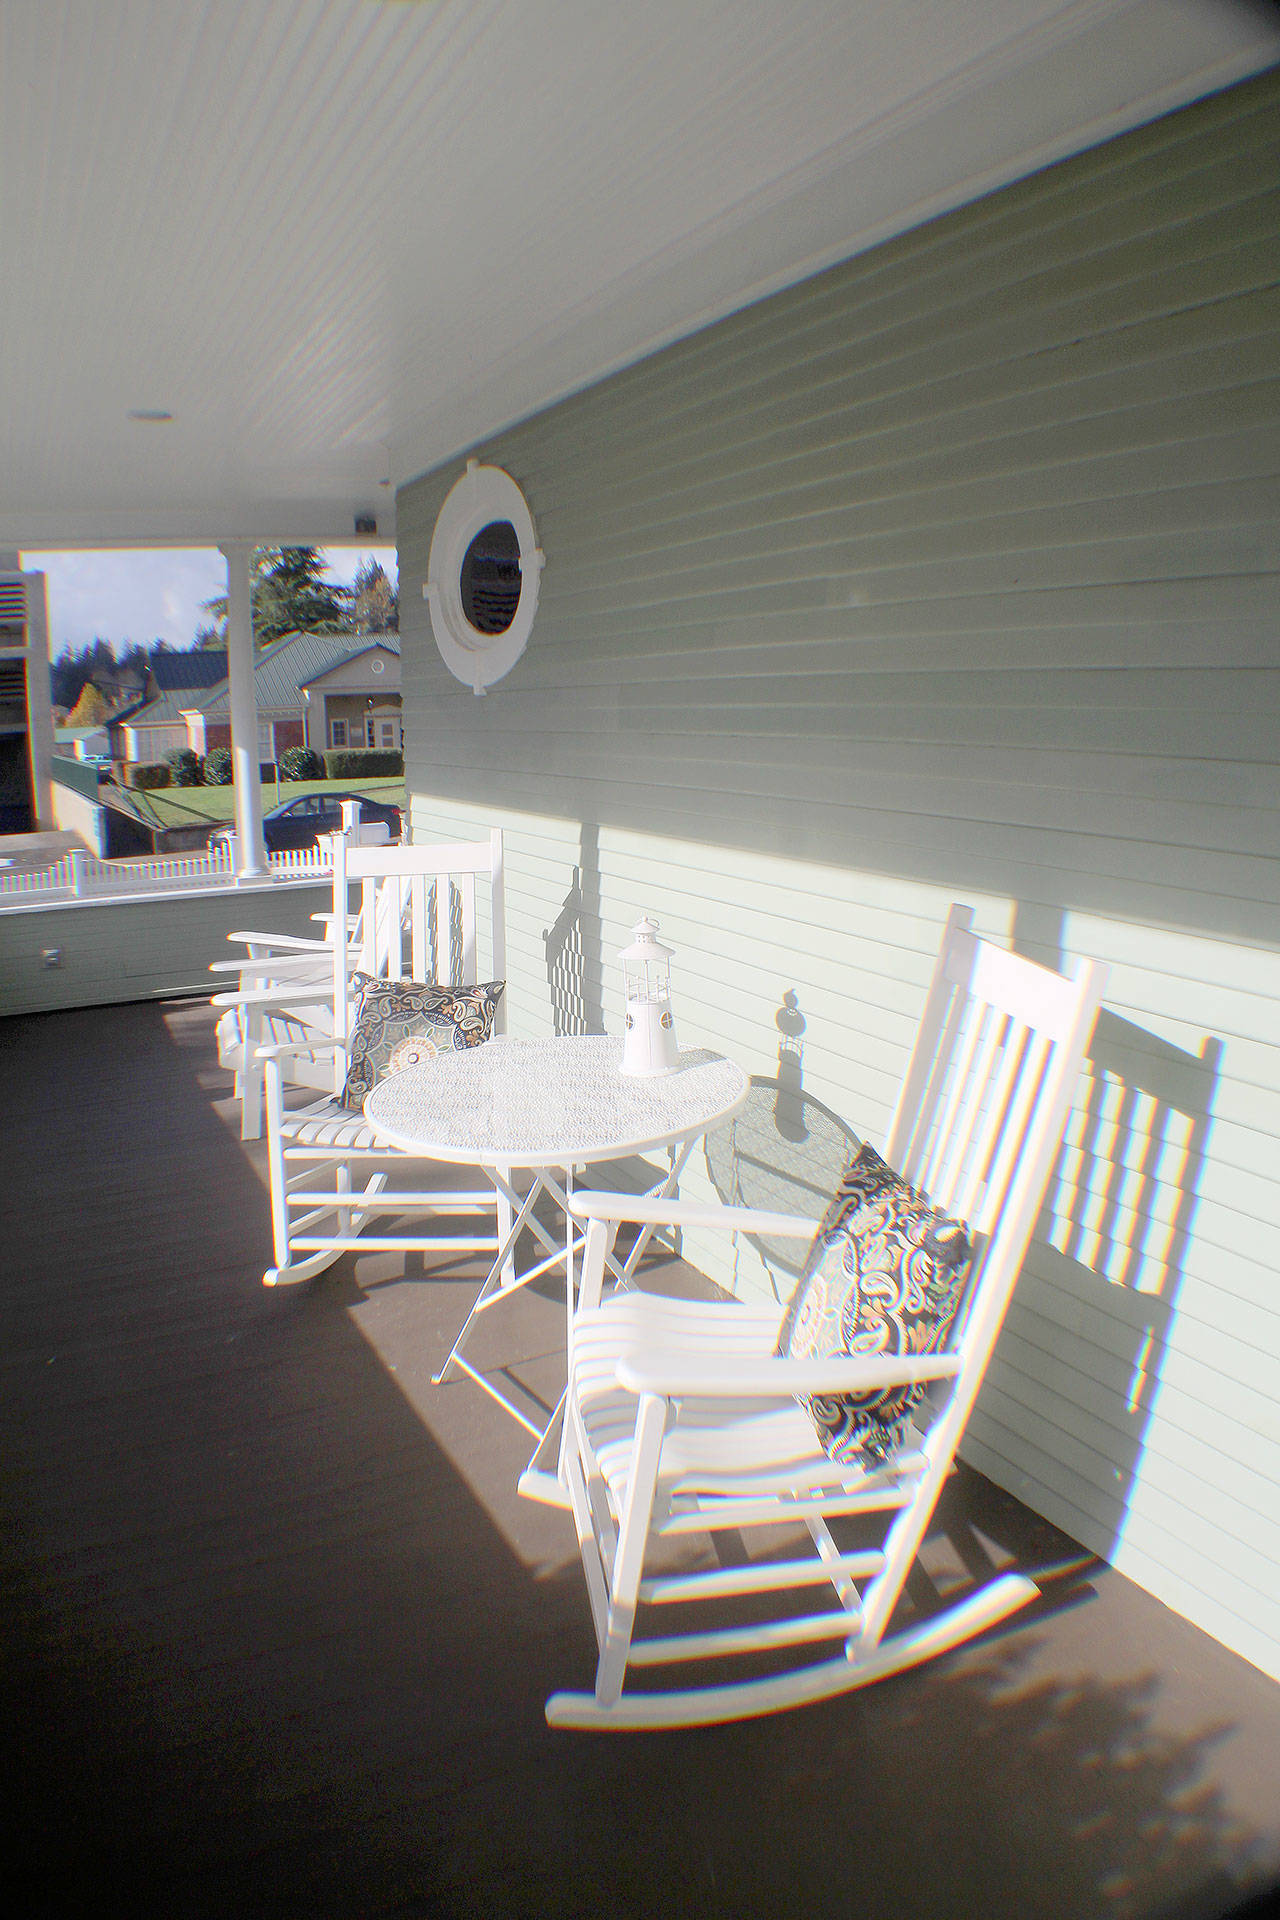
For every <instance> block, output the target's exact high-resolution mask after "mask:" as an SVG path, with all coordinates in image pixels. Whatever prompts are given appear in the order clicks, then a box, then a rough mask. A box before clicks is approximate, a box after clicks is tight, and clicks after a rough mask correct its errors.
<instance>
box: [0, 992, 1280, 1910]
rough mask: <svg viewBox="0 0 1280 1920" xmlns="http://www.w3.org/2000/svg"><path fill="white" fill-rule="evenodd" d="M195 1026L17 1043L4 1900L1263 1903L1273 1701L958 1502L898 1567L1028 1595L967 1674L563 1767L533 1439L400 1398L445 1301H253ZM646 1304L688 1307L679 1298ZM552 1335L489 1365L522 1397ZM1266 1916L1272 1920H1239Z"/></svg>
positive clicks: (1009, 1504) (979, 1484) (533, 1329)
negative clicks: (23, 1882)
mask: <svg viewBox="0 0 1280 1920" xmlns="http://www.w3.org/2000/svg"><path fill="white" fill-rule="evenodd" d="M212 1026H213V1022H212V1015H211V1012H210V1010H209V1008H208V1007H207V1006H206V1005H204V1004H202V1003H200V1002H199V1001H188V1002H178V1001H175V1002H170V1003H168V1004H166V1005H161V1004H156V1003H151V1004H137V1005H129V1006H120V1007H113V1008H106V1009H99V1010H96V1011H94V1010H86V1011H82V1012H64V1013H58V1014H52V1015H30V1016H26V1017H22V1018H17V1019H13V1020H11V1021H8V1022H7V1023H6V1029H5V1042H6V1044H5V1046H4V1048H3V1050H0V1100H2V1105H0V1111H2V1112H3V1113H4V1114H5V1116H6V1119H5V1121H4V1135H5V1140H4V1159H5V1166H6V1181H5V1199H4V1203H3V1223H4V1244H5V1247H6V1254H7V1259H6V1265H7V1268H8V1273H9V1279H8V1283H7V1285H6V1287H5V1289H4V1290H3V1295H2V1297H0V1315H2V1316H3V1344H4V1352H5V1369H6V1390H5V1393H4V1395H3V1398H2V1399H0V1423H2V1425H3V1435H2V1440H3V1449H4V1454H5V1458H6V1461H7V1463H8V1466H7V1470H6V1474H5V1476H4V1505H5V1521H4V1528H3V1548H2V1549H0V1552H2V1554H3V1564H4V1591H5V1630H6V1642H7V1653H8V1659H7V1661H6V1680H5V1692H6V1709H7V1711H6V1716H5V1718H6V1728H7V1732H6V1749H7V1750H6V1760H7V1761H8V1777H9V1779H10V1781H11V1782H12V1783H13V1784H12V1786H11V1793H10V1822H9V1830H10V1833H11V1835H12V1838H13V1846H12V1854H13V1857H14V1870H15V1872H19V1871H20V1870H21V1869H22V1868H24V1867H25V1868H26V1869H27V1876H26V1877H27V1880H28V1883H29V1884H32V1885H35V1886H38V1887H39V1888H40V1890H41V1892H40V1903H41V1904H40V1906H39V1909H38V1910H39V1911H41V1912H47V1913H55V1912H56V1913H69V1912H77V1911H89V1910H92V1909H93V1907H94V1905H95V1903H96V1902H97V1901H98V1900H99V1899H100V1897H101V1889H102V1887H103V1886H104V1884H108V1883H111V1884H114V1885H117V1886H120V1887H124V1888H127V1889H128V1892H127V1896H126V1897H127V1900H128V1903H129V1906H130V1909H131V1911H133V1912H136V1913H140V1914H157V1915H159V1914H164V1915H165V1916H166V1920H172V1917H173V1916H199V1915H208V1916H215V1915H217V1916H223V1915H226V1914H228V1913H245V1914H255V1915H256V1914H264V1915H265V1914H277V1913H278V1914H291V1915H292V1914H297V1913H301V1912H306V1913H309V1914H332V1915H335V1916H343V1920H348V1917H349V1916H352V1915H355V1914H359V1915H360V1916H361V1920H375V1916H382V1915H388V1916H409V1915H423V1916H427V1915H431V1916H441V1915H452V1914H456V1915H458V1916H463V1915H466V1916H471V1915H474V1914H479V1913H483V1914H485V1915H492V1916H499V1915H508V1914H509V1915H512V1916H516V1915H519V1916H526V1915H530V1914H538V1915H557V1914H563V1915H566V1916H569V1915H572V1916H586V1915H601V1916H604V1915H610V1916H617V1915H628V1914H635V1915H637V1916H639V1915H650V1914H654V1913H664V1914H684V1913H688V1914H694V1913H696V1914H699V1915H702V1916H719V1915H723V1916H725V1920H730V1916H733V1917H734V1920H736V1917H737V1916H739V1915H743V1914H752V1915H762V1916H763V1915H775V1914H776V1915H779V1916H783V1915H788V1916H789V1915H794V1914H796V1913H798V1912H804V1911H807V1910H810V1909H813V1908H828V1909H833V1910H835V1911H856V1910H858V1909H859V1908H860V1907H861V1905H862V1904H863V1903H864V1901H865V1902H868V1903H870V1906H871V1908H872V1909H873V1910H875V1911H877V1912H886V1911H888V1912H899V1911H900V1912H903V1913H910V1914H913V1915H917V1916H920V1920H955V1916H957V1915H961V1914H982V1915H984V1916H989V1917H990V1920H1006V1916H1007V1920H1027V1916H1045V1917H1046V1920H1101V1917H1102V1916H1116V1917H1117V1920H1138V1917H1144V1920H1145V1917H1146V1916H1150V1917H1151V1920H1157V1917H1159V1920H1202V1917H1203V1920H1219V1917H1220V1916H1222V1915H1224V1914H1227V1913H1229V1912H1234V1911H1236V1910H1237V1909H1240V1910H1242V1911H1249V1910H1250V1909H1251V1905H1252V1902H1253V1901H1254V1899H1255V1898H1257V1899H1258V1900H1261V1896H1262V1890H1263V1889H1264V1888H1265V1887H1266V1886H1268V1885H1269V1884H1272V1883H1273V1881H1274V1877H1275V1874H1276V1872H1277V1870H1278V1869H1280V1819H1278V1818H1277V1809H1276V1803H1275V1794H1274V1782H1275V1779H1276V1778H1277V1775H1278V1773H1280V1696H1278V1694H1277V1690H1276V1688H1275V1686H1274V1683H1273V1682H1271V1681H1269V1680H1267V1679H1265V1678H1264V1677H1263V1676H1262V1675H1261V1674H1260V1673H1259V1672H1258V1671H1257V1669H1256V1668H1253V1667H1251V1666H1250V1665H1249V1664H1248V1663H1246V1662H1244V1661H1242V1660H1240V1659H1238V1658H1237V1657H1236V1656H1234V1655H1233V1654H1231V1653H1229V1652H1227V1651H1226V1650H1225V1649H1224V1648H1223V1647H1221V1646H1220V1645H1218V1644H1217V1643H1215V1642H1214V1641H1213V1640H1211V1639H1210V1638H1209V1637H1208V1636H1207V1635H1205V1634H1203V1633H1201V1632H1199V1631H1197V1629H1195V1628H1194V1627H1192V1626H1190V1625H1189V1624H1188V1623H1186V1622H1185V1621H1183V1620H1180V1619H1179V1618H1178V1617H1177V1616H1176V1615H1174V1614H1173V1613H1171V1612H1170V1611H1169V1610H1168V1609H1166V1608H1165V1607H1163V1606H1161V1605H1160V1604H1159V1603H1158V1602H1156V1601H1154V1600H1152V1599H1151V1598H1149V1597H1148V1596H1147V1595H1145V1594H1144V1593H1142V1592H1141V1591H1140V1590H1139V1589H1138V1588H1137V1587H1136V1586H1134V1585H1133V1584H1132V1583H1131V1582H1129V1581H1128V1580H1126V1579H1125V1578H1124V1577H1123V1576H1122V1575H1120V1574H1118V1573H1116V1572H1114V1571H1112V1570H1111V1569H1109V1568H1107V1567H1106V1566H1104V1565H1103V1564H1101V1563H1100V1562H1098V1561H1096V1560H1093V1559H1092V1558H1091V1557H1090V1556H1088V1555H1086V1554H1082V1553H1081V1552H1080V1550H1079V1548H1078V1547H1076V1545H1075V1544H1074V1543H1073V1542H1072V1541H1070V1540H1069V1539H1068V1538H1066V1536H1064V1535H1062V1534H1061V1533H1059V1532H1057V1531H1056V1530H1055V1529H1054V1528H1052V1527H1050V1526H1049V1525H1048V1524H1047V1523H1046V1522H1044V1521H1043V1520H1040V1519H1038V1518H1037V1517H1036V1516H1035V1515H1033V1514H1031V1513H1030V1512H1029V1511H1028V1510H1027V1509H1026V1508H1024V1507H1022V1506H1020V1505H1019V1504H1018V1503H1017V1502H1016V1501H1015V1500H1013V1499H1011V1498H1010V1497H1009V1496H1008V1495H1006V1494H1004V1493H1001V1492H1000V1491H998V1490H997V1489H996V1488H995V1487H993V1486H992V1484H991V1483H990V1482H989V1481H987V1480H985V1479H983V1478H982V1476H981V1475H979V1474H977V1473H974V1472H972V1471H969V1470H962V1471H961V1472H960V1474H959V1475H958V1476H957V1478H956V1480H955V1482H954V1483H953V1487H952V1490H951V1493H950V1496H949V1499H948V1501H947V1504H946V1507H945V1510H944V1512H943V1514H942V1516H941V1524H940V1525H938V1526H937V1527H936V1529H935V1532H934V1536H933V1537H932V1539H931V1541H930V1545H929V1548H928V1552H927V1555H926V1562H927V1567H928V1572H929V1574H930V1576H931V1577H932V1579H933V1580H934V1581H935V1582H936V1583H937V1584H938V1585H939V1586H940V1587H946V1586H948V1585H950V1584H952V1583H954V1582H955V1581H956V1580H963V1578H964V1577H965V1572H966V1568H968V1569H970V1570H973V1569H975V1568H977V1567H978V1566H980V1565H982V1564H989V1563H990V1562H991V1561H992V1560H994V1561H996V1562H998V1563H1001V1564H1004V1563H1009V1564H1014V1565H1017V1566H1020V1567H1024V1568H1027V1569H1035V1570H1038V1571H1040V1572H1044V1571H1045V1570H1046V1569H1049V1568H1057V1569H1058V1570H1059V1572H1058V1576H1057V1577H1056V1578H1055V1579H1053V1580H1051V1581H1050V1582H1049V1589H1048V1590H1049V1598H1048V1599H1047V1601H1046V1603H1045V1605H1044V1606H1043V1607H1042V1608H1040V1609H1038V1610H1035V1611H1032V1612H1031V1613H1029V1614H1027V1615H1023V1616H1019V1619H1018V1621H1017V1622H1015V1623H1014V1624H1013V1625H1012V1626H1007V1627H1006V1628H1005V1629H1004V1630H1003V1631H1002V1632H1000V1633H999V1634H998V1635H997V1636H994V1637H992V1638H991V1639H990V1640H988V1641H987V1642H979V1643H975V1644H973V1645H971V1646H970V1647H968V1648H967V1649H965V1650H964V1651H963V1652H961V1653H958V1654H956V1655H953V1656H951V1657H950V1658H948V1659H946V1660H944V1661H941V1662H936V1663H934V1664H933V1665H931V1666H928V1667H925V1668H923V1669H920V1670H918V1671H916V1672H914V1673H911V1674H908V1675H905V1676H901V1677H900V1678H898V1679H897V1680H894V1681H891V1682H887V1683H885V1684H883V1685H881V1686H879V1687H874V1688H871V1689H870V1690H868V1691H867V1692H865V1693H862V1694H857V1695H853V1696H850V1697H847V1698H846V1699H844V1700H843V1701H839V1702H835V1703H832V1704H830V1705H827V1706H824V1707H818V1708H807V1709H804V1710H802V1711H799V1712H794V1713H791V1714H787V1715H783V1716H780V1717H775V1718H772V1719H766V1720H762V1721H757V1722H754V1723H745V1724H740V1725H737V1726H730V1727H723V1728H716V1729H710V1730H703V1731H698V1732H692V1733H678V1734H675V1733H673V1734H662V1735H649V1736H640V1737H628V1736H615V1737H613V1738H605V1739H601V1738H591V1737H584V1736H581V1735H572V1734H564V1733H560V1734H556V1733H553V1732H551V1731H550V1730H549V1729H548V1728H547V1727H546V1725H545V1724H544V1721H543V1715H542V1706H543V1701H544V1699H545V1697H546V1696H547V1694H548V1693H550V1692H551V1691H552V1690H553V1689H554V1688H556V1687H559V1686H562V1685H565V1684H572V1685H576V1684H581V1683H582V1682H584V1681H585V1679H586V1677H587V1675H588V1674H589V1672H590V1670H591V1665H592V1661H593V1648H594V1643H593V1640H592V1635H591V1627H590V1621H589V1615H588V1610H587V1604H586V1599H585V1594H584V1592H583V1588H582V1579H581V1571H580V1568H579V1566H578V1563H577V1555H576V1548H575V1544H574V1540H573V1537H572V1528H571V1524H570V1522H569V1520H568V1519H567V1517H565V1516H562V1515H560V1514H557V1513H555V1512H552V1511H550V1510H548V1509H546V1508H543V1507H539V1506H533V1505H530V1504H528V1503H527V1502H524V1501H521V1500H519V1499H518V1498H517V1496H516V1494H515V1491H514V1489H515V1481H516V1476H517V1473H518V1471H519V1468H520V1466H521V1465H522V1464H523V1452H524V1438H523V1435H522V1434H521V1433H520V1431H519V1430H518V1429H517V1428H516V1427H515V1426H514V1425H513V1424H512V1423H511V1422H510V1421H508V1420H506V1419H505V1417H504V1416H503V1415H501V1414H500V1413H499V1412H498V1411H497V1410H496V1409H495V1408H494V1407H493V1406H492V1405H491V1403H490V1402H489V1401H488V1400H487V1399H486V1398H485V1397H484V1396H483V1395H480V1394H478V1393H476V1392H475V1390H474V1389H473V1388H471V1387H469V1386H468V1385H467V1384H466V1383H465V1382H463V1383H461V1384H459V1385H456V1386H450V1387H443V1388H432V1387H431V1386H430V1385H429V1379H430V1375H431V1372H432V1369H433V1364H434V1363H436V1362H437V1361H438V1360H439V1358H440V1356H441V1355H442V1354H443V1353H444V1351H446V1350H447V1346H448V1343H449V1341H450V1340H451V1338H452V1334H453V1331H454V1330H455V1329H456V1324H457V1320H458V1317H459V1314H460V1312H461V1311H462V1308H463V1303H464V1301H465V1299H466V1298H467V1297H468V1293H469V1288H468V1284H467V1282H468V1280H469V1279H472V1281H473V1276H471V1275H470V1273H469V1271H468V1270H467V1269H466V1268H465V1267H464V1266H459V1267H458V1268H457V1269H451V1268H450V1267H449V1266H448V1265H441V1266H439V1267H434V1268H431V1269H430V1270H425V1271H416V1272H415V1271H412V1270H411V1271H409V1272H407V1273H406V1272H405V1271H404V1270H403V1262H402V1261H401V1262H400V1263H397V1262H396V1261H395V1260H394V1259H389V1258H388V1257H386V1256H384V1257H383V1258H382V1259H381V1261H379V1260H378V1259H376V1258H369V1257H366V1258H363V1259H355V1260H350V1259H348V1260H347V1261H344V1262H343V1263H342V1264H341V1265H339V1266H338V1267H337V1268H335V1269H334V1270H333V1272H332V1273H331V1274H329V1275H328V1276H325V1277H324V1278H323V1279H322V1280H320V1281H318V1282H316V1283H314V1284H313V1285H311V1286H308V1287H305V1288H299V1289H295V1290H293V1291H291V1292H288V1293H285V1294H281V1293H275V1294H267V1293H264V1292H263V1290H262V1288H261V1287H260V1285H259V1274H260V1271H261V1266H262V1261H263V1255H264V1249H265V1247H266V1245H267V1243H268V1239H269V1229H268V1222H267V1196H266V1192H265V1187H264V1167H263V1148H262V1146H261V1143H248V1144H242V1143H241V1142H240V1141H239V1139H238V1138H237V1133H238V1125H237V1118H236V1113H235V1109H234V1106H233V1103H232V1101H231V1098H230V1080H229V1077H228V1076H227V1075H225V1074H223V1073H221V1072H220V1071H219V1070H218V1068H217V1066H216V1058H215V1053H214V1047H213V1032H212ZM650 1278H651V1284H656V1285H659V1286H677V1287H678V1286H687V1285H691V1284H696V1282H695V1281H694V1279H693V1277H692V1276H691V1275H689V1274H688V1272H687V1271H684V1272H681V1271H678V1270H676V1269H674V1268H673V1267H671V1266H667V1267H663V1268H657V1269H654V1270H651V1277H650ZM560 1332H561V1322H560V1309H559V1308H558V1306H557V1304H556V1302H555V1299H554V1297H553V1296H552V1295H548V1296H547V1297H545V1298H540V1297H537V1296H531V1297H526V1300H525V1301H524V1303H523V1304H520V1305H516V1306H515V1307H514V1309H513V1312H512V1314H511V1316H510V1317H508V1318H506V1319H505V1320H504V1322H503V1324H502V1327H501V1329H500V1330H499V1329H497V1328H495V1329H494V1331H493V1332H492V1333H487V1334H486V1338H488V1339H490V1340H491V1341H493V1342H494V1343H495V1351H494V1357H495V1358H501V1359H502V1360H503V1361H504V1362H506V1363H509V1364H511V1365H512V1366H513V1367H515V1368H516V1369H517V1370H518V1371H519V1372H520V1373H521V1374H522V1376H523V1378H524V1379H525V1380H526V1381H527V1382H530V1383H533V1384H534V1386H535V1388H538V1387H539V1386H540V1388H541V1390H542V1391H544V1392H546V1391H554V1372H555V1367H556V1365H557V1357H556V1354H555V1346H556V1341H557V1337H558V1335H559V1334H560ZM1256 1911H1258V1912H1261V1911H1262V1907H1261V1906H1260V1905H1259V1906H1258V1907H1257V1908H1256Z"/></svg>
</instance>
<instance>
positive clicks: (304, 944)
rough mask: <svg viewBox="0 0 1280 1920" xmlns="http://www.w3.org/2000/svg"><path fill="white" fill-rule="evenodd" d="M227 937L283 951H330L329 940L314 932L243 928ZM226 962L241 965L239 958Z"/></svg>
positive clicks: (318, 915)
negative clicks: (250, 929) (262, 930)
mask: <svg viewBox="0 0 1280 1920" xmlns="http://www.w3.org/2000/svg"><path fill="white" fill-rule="evenodd" d="M313 918H315V919H320V920H327V919H328V918H329V916H328V915H327V914H316V915H313ZM227 938H228V940H241V941H243V942H244V943H245V945H246V946H250V945H251V946H255V947H277V948H278V949H279V950H280V952H281V953H327V952H328V951H329V942H328V941H327V940H321V939H319V938H318V937H317V936H316V935H315V934H314V933H249V932H246V931H245V930H244V929H243V928H241V929H240V930H239V931H238V932H236V933H229V934H228V935H227ZM224 964H227V965H230V966H239V965H240V964H241V963H240V962H239V961H238V960H232V961H229V962H226V963H224Z"/></svg>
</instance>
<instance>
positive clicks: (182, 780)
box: [165, 747, 200, 787]
mask: <svg viewBox="0 0 1280 1920" xmlns="http://www.w3.org/2000/svg"><path fill="white" fill-rule="evenodd" d="M165 763H166V765H167V766H168V768H169V771H170V774H171V776H172V784H173V785H174V786H175V787H198V786H199V785H200V755H199V754H198V753H197V752H196V750H195V748H194V747H170V749H169V751H168V753H166V755H165Z"/></svg>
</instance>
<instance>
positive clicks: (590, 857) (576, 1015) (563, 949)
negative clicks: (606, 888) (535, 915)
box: [542, 823, 604, 1036]
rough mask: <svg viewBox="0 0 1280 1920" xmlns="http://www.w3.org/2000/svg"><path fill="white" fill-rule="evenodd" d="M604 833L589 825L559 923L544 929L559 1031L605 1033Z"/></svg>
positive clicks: (554, 1023)
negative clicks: (601, 843)
mask: <svg viewBox="0 0 1280 1920" xmlns="http://www.w3.org/2000/svg"><path fill="white" fill-rule="evenodd" d="M598 846H599V833H598V830H597V828H596V827H594V826H593V825H591V824H589V823H584V824H583V828H582V841H581V848H582V851H581V861H582V864H581V865H580V866H577V867H575V868H574V870H573V881H572V884H571V885H570V887H569V891H568V893H567V894H566V895H565V898H564V904H563V905H562V907H561V908H560V911H559V913H558V914H557V915H556V917H555V920H554V922H553V924H552V925H551V926H550V927H547V928H545V929H544V931H543V935H542V944H543V948H544V950H545V953H546V966H547V986H548V988H549V990H550V994H551V1019H552V1030H553V1032H554V1033H555V1034H557V1035H558V1036H559V1035H563V1034H582V1033H603V1032H604V997H603V985H602V979H601V955H600V867H599V860H598Z"/></svg>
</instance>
